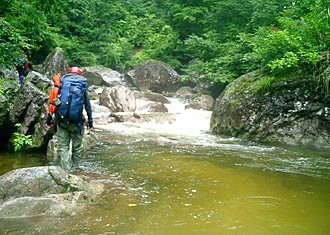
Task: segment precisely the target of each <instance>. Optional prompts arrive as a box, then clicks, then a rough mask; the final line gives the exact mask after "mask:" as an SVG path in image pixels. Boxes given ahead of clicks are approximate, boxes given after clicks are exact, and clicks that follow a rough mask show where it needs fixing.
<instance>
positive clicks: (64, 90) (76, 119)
mask: <svg viewBox="0 0 330 235" xmlns="http://www.w3.org/2000/svg"><path fill="white" fill-rule="evenodd" d="M55 76H58V78H59V77H60V74H57V75H55ZM53 81H54V78H53ZM56 83H58V82H56ZM56 83H55V81H54V88H52V90H53V89H54V90H55V93H56V92H57V94H51V93H52V90H51V92H50V96H49V98H50V100H49V105H48V111H47V119H46V124H47V126H51V125H52V123H53V117H52V114H53V113H55V123H56V128H57V138H58V152H59V156H60V158H61V167H62V168H63V169H64V170H65V171H67V172H71V171H72V170H74V168H78V167H79V161H80V159H81V154H82V147H83V146H82V141H83V135H84V123H85V121H86V120H85V118H84V116H83V108H85V110H86V113H87V116H88V119H87V128H88V130H90V131H93V129H94V128H93V117H92V108H91V103H90V99H89V96H88V93H87V90H88V85H87V79H86V78H85V77H83V76H82V75H81V69H80V68H78V67H70V68H69V70H68V74H65V75H63V76H61V77H60V86H58V87H57V89H55V88H56ZM51 97H52V98H51ZM54 107H55V108H54ZM70 142H72V154H71V153H70Z"/></svg>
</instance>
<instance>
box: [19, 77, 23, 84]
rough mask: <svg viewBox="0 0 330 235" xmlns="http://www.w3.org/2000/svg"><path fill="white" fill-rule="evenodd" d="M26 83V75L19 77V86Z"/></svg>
mask: <svg viewBox="0 0 330 235" xmlns="http://www.w3.org/2000/svg"><path fill="white" fill-rule="evenodd" d="M23 81H24V75H20V76H19V84H23Z"/></svg>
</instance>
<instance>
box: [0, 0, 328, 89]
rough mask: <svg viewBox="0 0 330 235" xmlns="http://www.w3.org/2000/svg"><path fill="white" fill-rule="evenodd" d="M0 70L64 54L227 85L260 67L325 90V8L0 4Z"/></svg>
mask: <svg viewBox="0 0 330 235" xmlns="http://www.w3.org/2000/svg"><path fill="white" fill-rule="evenodd" d="M0 2H1V4H0V66H6V67H10V66H12V65H13V64H14V63H15V58H16V57H17V55H19V54H22V53H27V54H28V55H29V60H30V63H32V64H38V63H42V62H43V61H44V59H45V58H46V56H47V55H48V54H49V53H50V52H51V51H52V50H53V49H54V48H55V47H61V48H63V50H64V51H65V55H66V58H67V60H68V61H69V64H71V65H78V66H91V65H103V66H106V67H110V68H112V69H114V70H118V71H120V72H124V71H127V70H129V69H131V68H134V67H135V66H136V65H137V64H138V63H140V62H142V61H145V60H149V59H155V60H160V61H164V62H166V63H168V64H169V65H171V66H172V67H173V68H174V69H176V70H177V71H178V72H180V74H182V78H183V79H191V78H193V79H200V80H202V81H205V82H214V81H216V82H220V83H228V82H230V81H232V80H234V79H235V78H237V77H238V76H240V75H242V74H245V73H247V72H250V71H254V70H256V69H263V71H264V72H265V73H268V74H269V75H270V77H271V79H270V80H269V81H271V80H272V79H273V78H278V77H283V76H284V75H285V74H288V73H290V72H295V71H297V70H299V71H303V72H305V73H308V74H312V75H313V76H315V78H317V79H319V80H320V81H322V83H323V85H327V84H328V82H329V81H328V79H327V78H328V77H329V76H327V75H326V73H325V72H324V71H325V70H326V68H327V67H328V66H329V46H330V0H269V1H264V0H115V1H106V0H29V1H25V0H0Z"/></svg>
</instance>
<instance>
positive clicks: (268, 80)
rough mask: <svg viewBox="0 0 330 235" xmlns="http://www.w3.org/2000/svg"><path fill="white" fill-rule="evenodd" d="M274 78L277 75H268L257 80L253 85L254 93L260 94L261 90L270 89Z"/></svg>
mask: <svg viewBox="0 0 330 235" xmlns="http://www.w3.org/2000/svg"><path fill="white" fill-rule="evenodd" d="M274 79H275V77H273V76H267V77H263V78H261V79H259V80H257V81H255V82H254V84H253V85H252V92H253V94H258V93H260V92H266V91H268V90H269V89H270V87H271V84H272V83H273V81H274Z"/></svg>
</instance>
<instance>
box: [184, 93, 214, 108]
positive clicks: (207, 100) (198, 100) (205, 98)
mask: <svg viewBox="0 0 330 235" xmlns="http://www.w3.org/2000/svg"><path fill="white" fill-rule="evenodd" d="M188 102H189V104H188V105H186V106H185V107H186V108H188V109H189V108H191V109H199V110H207V111H211V110H212V108H213V104H214V99H213V98H212V96H210V95H196V96H195V97H193V98H192V99H191V100H189V101H188Z"/></svg>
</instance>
